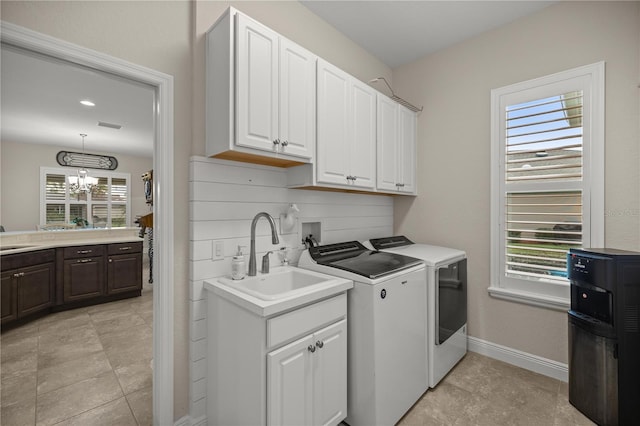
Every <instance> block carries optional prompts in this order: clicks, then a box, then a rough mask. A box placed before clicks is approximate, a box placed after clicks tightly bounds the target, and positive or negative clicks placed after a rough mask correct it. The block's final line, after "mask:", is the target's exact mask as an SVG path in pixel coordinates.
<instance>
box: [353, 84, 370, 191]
mask: <svg viewBox="0 0 640 426" xmlns="http://www.w3.org/2000/svg"><path fill="white" fill-rule="evenodd" d="M351 110H352V113H351V115H350V118H351V138H350V142H351V155H350V160H351V161H350V168H349V174H350V175H351V179H350V180H351V186H357V187H360V188H373V187H374V186H375V183H376V182H375V176H376V170H375V169H376V92H375V90H374V89H372V88H371V87H369V86H367V85H366V84H364V83H362V82H360V81H357V80H356V79H352V80H351Z"/></svg>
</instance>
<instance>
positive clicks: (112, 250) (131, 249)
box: [107, 241, 142, 255]
mask: <svg viewBox="0 0 640 426" xmlns="http://www.w3.org/2000/svg"><path fill="white" fill-rule="evenodd" d="M127 253H142V241H139V242H138V241H134V242H131V243H116V244H109V245H108V246H107V254H110V255H111V254H127Z"/></svg>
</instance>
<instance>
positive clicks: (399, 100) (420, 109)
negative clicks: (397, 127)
mask: <svg viewBox="0 0 640 426" xmlns="http://www.w3.org/2000/svg"><path fill="white" fill-rule="evenodd" d="M380 80H382V81H384V84H386V85H387V87H388V88H389V91H391V99H393V100H394V101H396V102H397V103H399V104H400V105H402V106H404V107H406V108H408V109H410V110H411V111H413V112H422V110H423V108H424V107H423V106H421V107H420V108H418V107H417V106H415V105H413V104H411V103H409V102H407V101H405V100H404V99H402V98H401V97H400V96H396V94H395V93H394V92H393V89H392V88H391V86H390V85H389V82H388V81H387V79H386V78H384V77H378V78H374V79H371V80H369V84H371V83H377V82H378V81H380Z"/></svg>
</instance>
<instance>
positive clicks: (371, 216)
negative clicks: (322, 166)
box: [189, 157, 393, 420]
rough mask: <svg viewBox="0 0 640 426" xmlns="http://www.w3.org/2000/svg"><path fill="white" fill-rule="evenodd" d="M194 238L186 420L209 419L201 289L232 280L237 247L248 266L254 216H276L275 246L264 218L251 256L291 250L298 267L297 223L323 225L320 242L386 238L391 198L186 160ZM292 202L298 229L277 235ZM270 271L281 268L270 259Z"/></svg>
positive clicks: (241, 166)
mask: <svg viewBox="0 0 640 426" xmlns="http://www.w3.org/2000/svg"><path fill="white" fill-rule="evenodd" d="M190 165H191V167H190V183H189V187H190V201H189V205H190V211H191V214H190V217H189V223H190V226H189V228H190V240H191V259H190V263H191V268H190V282H191V294H190V301H191V302H190V303H191V342H190V347H191V363H190V366H191V381H192V384H191V401H190V404H191V409H190V413H191V417H192V419H195V420H198V419H200V418H202V417H203V416H204V415H205V414H206V347H207V342H206V294H205V292H206V290H203V288H202V284H203V282H204V280H208V279H214V278H215V277H219V276H223V275H229V274H230V273H231V258H232V256H233V255H234V254H235V252H236V250H237V246H238V245H242V246H244V247H245V248H244V249H243V253H245V254H246V255H245V258H246V265H247V267H248V264H249V256H248V253H249V247H250V236H251V233H250V228H251V221H252V220H253V217H254V216H255V215H256V214H257V213H259V212H262V211H264V212H267V213H269V214H270V215H271V216H273V217H274V218H275V219H276V222H277V229H278V234H279V238H280V244H278V245H276V246H274V245H273V244H271V230H270V227H269V224H268V223H267V221H266V220H265V219H260V220H259V221H258V223H257V226H256V259H257V260H258V268H260V262H259V261H260V259H262V256H263V255H264V254H265V253H266V252H267V251H269V250H278V249H279V248H280V247H285V246H286V247H290V248H293V249H295V250H293V253H292V256H291V259H292V262H293V263H295V262H296V261H297V259H298V258H299V256H300V252H301V250H302V248H303V247H302V242H301V240H302V235H301V234H300V233H299V229H300V226H299V224H300V223H303V222H320V223H321V226H322V234H321V236H320V238H321V243H322V244H330V243H337V242H342V241H351V240H365V239H369V238H376V237H384V236H388V235H391V233H392V231H393V198H392V197H390V196H381V195H362V194H348V193H340V192H324V191H311V190H299V189H287V188H286V169H281V168H276V167H266V166H257V165H252V164H245V163H239V162H233V161H225V160H216V159H209V158H206V157H192V159H191V162H190ZM290 203H295V204H296V205H297V206H298V208H299V209H300V212H299V213H297V217H298V219H297V225H296V226H295V227H294V229H293V230H291V231H285V232H282V230H281V227H280V223H279V217H280V214H283V213H285V212H286V211H287V208H288V206H289V204H290ZM214 241H222V242H223V244H224V259H222V260H215V261H214V260H212V256H213V246H214ZM270 264H271V267H275V266H277V265H279V264H280V259H279V256H278V255H277V254H276V253H274V254H272V255H270Z"/></svg>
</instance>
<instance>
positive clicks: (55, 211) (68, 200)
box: [40, 167, 131, 228]
mask: <svg viewBox="0 0 640 426" xmlns="http://www.w3.org/2000/svg"><path fill="white" fill-rule="evenodd" d="M76 173H77V170H76V169H73V168H68V169H67V168H65V169H61V168H49V167H42V168H41V169H40V181H41V191H40V199H41V203H40V224H41V225H51V224H66V225H69V224H75V223H76V222H79V221H80V219H83V220H85V221H86V223H88V224H89V225H88V226H89V227H95V228H109V227H114V228H115V227H126V226H130V223H131V221H130V216H131V214H130V198H131V197H130V180H131V177H130V174H128V173H114V172H109V171H104V170H95V171H94V170H92V171H91V172H90V174H91V175H92V176H93V177H96V178H98V184H97V185H96V187H95V188H94V189H93V190H92V191H91V192H79V191H73V190H71V188H70V187H69V184H68V181H69V176H71V175H74V176H75V175H76Z"/></svg>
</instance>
